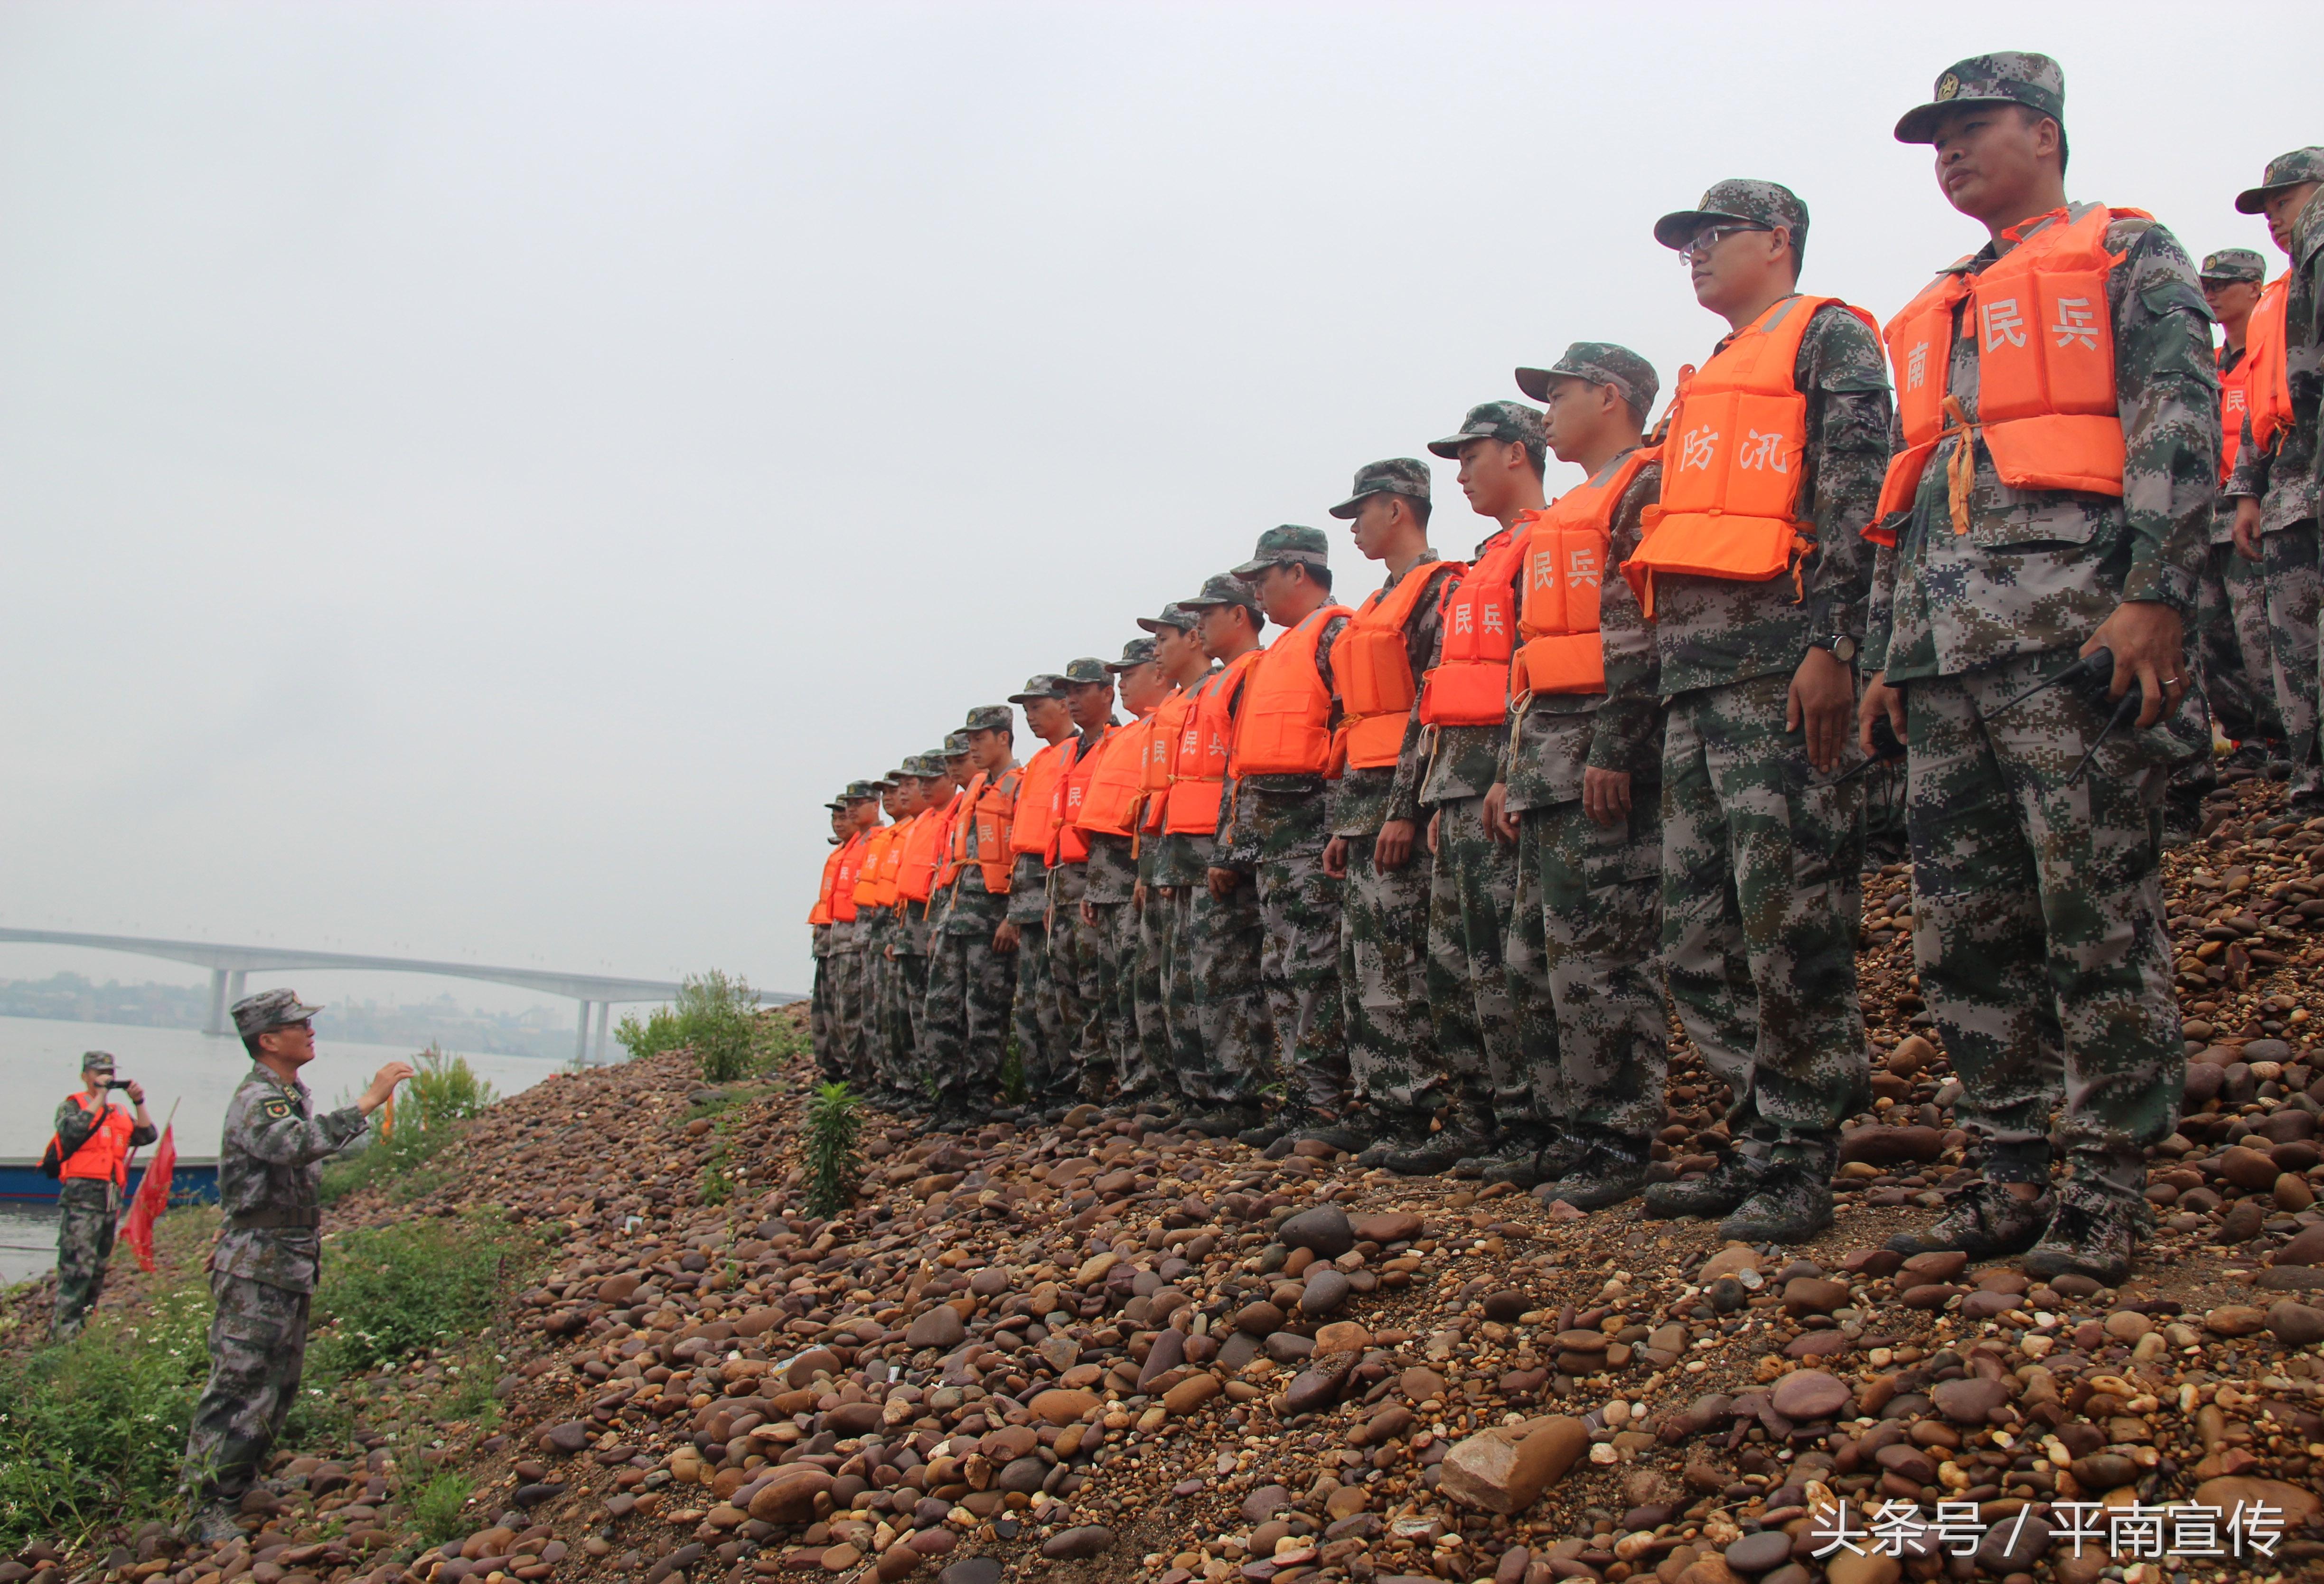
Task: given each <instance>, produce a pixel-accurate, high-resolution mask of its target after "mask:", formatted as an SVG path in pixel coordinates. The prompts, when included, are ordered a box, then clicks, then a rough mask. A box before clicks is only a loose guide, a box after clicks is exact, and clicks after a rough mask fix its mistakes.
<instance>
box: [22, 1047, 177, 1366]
mask: <svg viewBox="0 0 2324 1584" xmlns="http://www.w3.org/2000/svg"><path fill="white" fill-rule="evenodd" d="M80 1080H81V1084H82V1087H81V1088H79V1089H78V1090H77V1091H76V1092H74V1093H73V1094H71V1095H69V1096H67V1097H66V1098H65V1102H64V1104H63V1105H61V1106H59V1107H57V1136H56V1139H55V1141H54V1142H53V1143H52V1144H51V1145H50V1146H49V1147H50V1148H51V1149H52V1150H53V1151H55V1152H56V1159H57V1163H58V1170H57V1175H58V1177H59V1179H60V1182H59V1186H58V1189H57V1211H58V1214H57V1315H56V1321H55V1329H54V1332H53V1335H54V1336H55V1337H56V1339H57V1340H59V1341H62V1340H64V1339H66V1338H67V1337H69V1336H71V1335H72V1334H73V1333H74V1332H75V1331H78V1330H79V1329H80V1328H81V1322H82V1321H83V1320H87V1319H88V1311H90V1310H92V1309H94V1308H96V1307H97V1293H98V1292H101V1291H103V1290H104V1287H105V1265H106V1261H107V1260H109V1259H111V1258H112V1257H113V1229H114V1227H115V1224H116V1223H118V1222H119V1220H120V1218H121V1196H122V1195H123V1194H124V1193H125V1192H127V1191H128V1189H129V1152H130V1151H132V1150H134V1149H137V1148H139V1147H141V1146H143V1145H145V1144H152V1142H153V1140H154V1139H155V1138H157V1137H158V1136H160V1129H158V1128H156V1127H155V1126H154V1125H153V1119H152V1117H151V1116H146V1115H145V1091H144V1090H143V1089H142V1088H139V1087H138V1086H137V1085H135V1084H134V1083H130V1082H127V1081H125V1080H124V1079H116V1078H115V1077H114V1076H113V1057H112V1056H111V1055H110V1054H109V1053H107V1052H106V1051H90V1052H89V1053H88V1055H86V1056H83V1057H82V1058H81V1059H80ZM117 1088H118V1089H127V1090H128V1091H129V1100H130V1104H131V1105H133V1106H134V1107H136V1112H137V1114H136V1116H134V1118H133V1117H132V1116H130V1114H129V1113H128V1112H126V1111H124V1110H123V1109H122V1108H121V1107H118V1106H116V1105H115V1104H113V1102H112V1098H111V1094H110V1091H111V1090H114V1089H117Z"/></svg>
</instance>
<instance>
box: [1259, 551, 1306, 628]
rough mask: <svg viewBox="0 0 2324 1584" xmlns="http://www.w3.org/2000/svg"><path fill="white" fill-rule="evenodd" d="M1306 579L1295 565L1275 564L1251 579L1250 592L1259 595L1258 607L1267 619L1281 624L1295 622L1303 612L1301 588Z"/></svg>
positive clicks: (1285, 624)
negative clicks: (1265, 614)
mask: <svg viewBox="0 0 2324 1584" xmlns="http://www.w3.org/2000/svg"><path fill="white" fill-rule="evenodd" d="M1306 582H1307V579H1306V578H1305V576H1304V575H1303V574H1302V573H1301V572H1300V570H1299V569H1298V568H1297V567H1295V566H1285V565H1282V564H1279V563H1278V564H1277V565H1275V566H1272V567H1269V568H1268V569H1267V570H1265V571H1263V572H1261V573H1259V576H1258V577H1257V578H1255V579H1252V580H1251V585H1250V587H1251V592H1252V593H1254V594H1256V595H1258V596H1259V609H1261V610H1263V611H1265V612H1266V613H1267V619H1268V621H1271V622H1274V623H1276V624H1277V625H1281V626H1286V627H1287V626H1291V625H1295V624H1296V623H1297V621H1298V619H1299V617H1300V616H1301V615H1302V614H1303V602H1302V597H1301V590H1302V589H1303V588H1305V586H1306Z"/></svg>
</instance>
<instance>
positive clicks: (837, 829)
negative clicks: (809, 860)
mask: <svg viewBox="0 0 2324 1584" xmlns="http://www.w3.org/2000/svg"><path fill="white" fill-rule="evenodd" d="M849 829H851V827H850V825H849V824H848V820H847V811H846V810H844V809H834V810H833V811H831V834H832V835H833V836H835V837H836V838H839V839H840V840H842V841H845V840H846V839H847V832H848V830H849Z"/></svg>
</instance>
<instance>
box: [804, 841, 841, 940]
mask: <svg viewBox="0 0 2324 1584" xmlns="http://www.w3.org/2000/svg"><path fill="white" fill-rule="evenodd" d="M846 851H847V846H846V844H845V843H844V842H842V843H841V844H840V845H838V846H837V847H835V848H832V849H831V856H830V857H827V858H825V859H824V860H823V885H822V887H821V889H819V890H818V891H816V894H815V906H813V907H812V908H810V909H808V910H807V922H808V923H810V924H827V923H829V922H831V888H832V886H833V885H835V884H836V883H837V882H838V879H839V861H840V858H841V857H842V856H844V854H845V852H846Z"/></svg>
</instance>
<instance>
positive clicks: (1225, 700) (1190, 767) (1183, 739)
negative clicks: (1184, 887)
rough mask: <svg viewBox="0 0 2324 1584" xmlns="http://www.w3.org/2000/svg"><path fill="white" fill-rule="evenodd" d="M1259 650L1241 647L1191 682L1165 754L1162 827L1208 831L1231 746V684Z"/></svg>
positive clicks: (1213, 825)
mask: <svg viewBox="0 0 2324 1584" xmlns="http://www.w3.org/2000/svg"><path fill="white" fill-rule="evenodd" d="M1262 653H1265V651H1263V650H1259V649H1250V650H1246V651H1245V652H1244V653H1240V654H1238V655H1236V656H1235V657H1234V658H1233V659H1232V660H1231V661H1229V662H1227V663H1226V665H1225V667H1224V668H1223V669H1222V670H1219V671H1215V672H1212V673H1211V674H1210V675H1209V676H1206V677H1204V678H1203V680H1202V681H1201V682H1199V683H1197V684H1196V685H1195V688H1194V706H1193V708H1192V709H1190V710H1189V711H1188V712H1187V716H1186V724H1185V726H1184V727H1180V728H1179V732H1178V741H1177V743H1176V746H1175V748H1174V750H1173V752H1172V755H1171V769H1170V795H1169V798H1168V802H1167V808H1166V809H1165V810H1164V811H1163V816H1162V828H1163V829H1165V830H1167V831H1168V832H1169V833H1170V834H1171V835H1173V836H1214V835H1216V834H1217V833H1218V829H1219V801H1220V799H1222V797H1224V796H1225V794H1226V779H1227V760H1228V757H1229V756H1230V755H1231V754H1232V753H1233V751H1234V717H1233V715H1232V714H1231V713H1230V711H1229V709H1228V705H1229V702H1230V700H1231V699H1233V697H1234V690H1235V684H1236V683H1237V682H1240V681H1242V679H1243V676H1244V674H1245V673H1246V672H1249V671H1250V668H1251V667H1252V666H1253V665H1256V664H1257V663H1258V662H1259V655H1260V654H1262Z"/></svg>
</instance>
